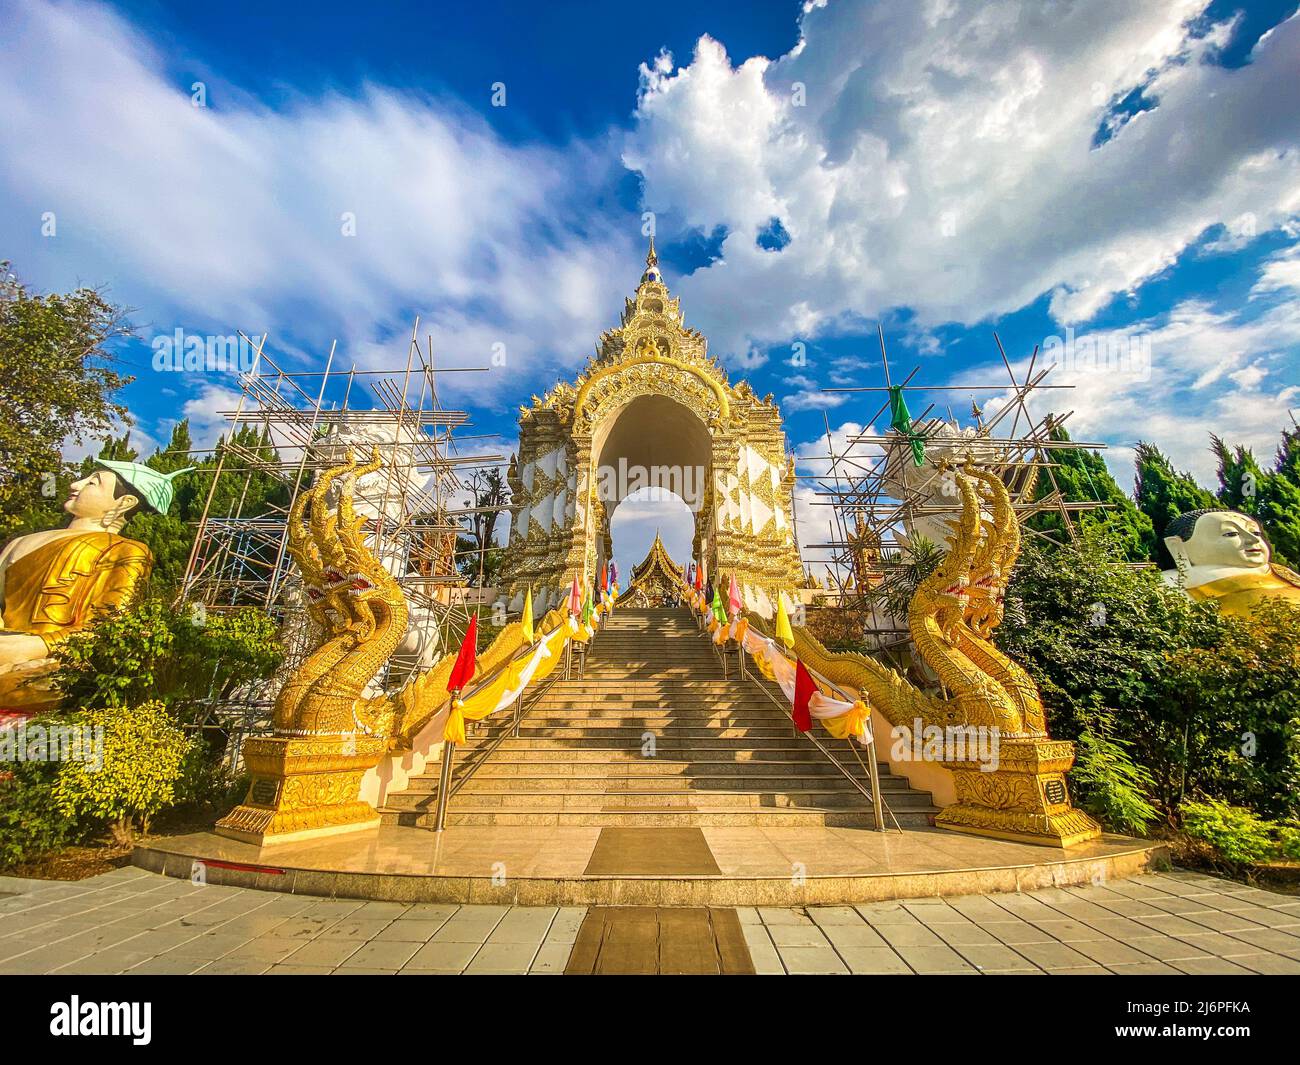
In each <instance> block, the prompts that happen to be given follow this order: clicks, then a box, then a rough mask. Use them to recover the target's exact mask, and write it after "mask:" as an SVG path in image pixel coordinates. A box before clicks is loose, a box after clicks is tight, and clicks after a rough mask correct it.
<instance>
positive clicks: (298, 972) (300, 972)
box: [266, 964, 334, 976]
mask: <svg viewBox="0 0 1300 1065" xmlns="http://www.w3.org/2000/svg"><path fill="white" fill-rule="evenodd" d="M333 971H334V970H333V969H331V968H329V966H326V965H287V964H280V965H272V966H271V967H270V968H269V969H267V970H266V975H267V976H328V975H329V974H330V973H332V972H333Z"/></svg>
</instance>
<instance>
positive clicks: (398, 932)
mask: <svg viewBox="0 0 1300 1065" xmlns="http://www.w3.org/2000/svg"><path fill="white" fill-rule="evenodd" d="M446 923H447V922H446V921H401V920H398V921H394V922H393V923H392V924H390V925H389V926H388V927H387V928H385V929H384V930H383V931H381V932H380V933H379V934H378V935H377V936H375V939H376V940H384V941H388V942H399V943H427V942H429V940H431V939H432V938H433V935H434V933H435V932H437V931H438V929H439V928H441V927H442V926H443V925H444V924H446Z"/></svg>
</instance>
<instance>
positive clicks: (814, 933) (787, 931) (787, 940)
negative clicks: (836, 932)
mask: <svg viewBox="0 0 1300 1065" xmlns="http://www.w3.org/2000/svg"><path fill="white" fill-rule="evenodd" d="M767 931H768V933H769V934H770V935H771V937H772V942H773V943H775V944H776V947H777V949H778V950H779V951H781V953H782V956H784V954H785V951H786V950H787V949H789V948H794V947H819V948H826V947H828V946H829V945H830V944H829V943H828V942H827V939H826V934H825V933H824V932H823V931H822V930H821V929H820V928H818V927H817V926H816V925H814V924H807V925H800V924H770V925H768V926H767Z"/></svg>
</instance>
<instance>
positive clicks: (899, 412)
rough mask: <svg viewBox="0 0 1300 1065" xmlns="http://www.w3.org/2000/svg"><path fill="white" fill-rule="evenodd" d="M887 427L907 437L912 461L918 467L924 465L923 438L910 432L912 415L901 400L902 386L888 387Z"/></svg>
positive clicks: (905, 402) (903, 400)
mask: <svg viewBox="0 0 1300 1065" xmlns="http://www.w3.org/2000/svg"><path fill="white" fill-rule="evenodd" d="M889 427H890V428H891V429H895V430H897V431H898V432H900V433H902V434H903V435H904V436H905V437H907V439H908V441H909V442H910V443H911V445H912V461H914V462H915V463H916V464H917V465H918V466H921V465H923V464H924V463H925V437H923V436H921V435H920V434H918V433H914V432H912V414H911V412H910V411H909V410H908V409H907V400H905V399H904V398H903V386H902V385H890V386H889Z"/></svg>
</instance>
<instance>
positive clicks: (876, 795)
mask: <svg viewBox="0 0 1300 1065" xmlns="http://www.w3.org/2000/svg"><path fill="white" fill-rule="evenodd" d="M688 609H690V608H688ZM691 612H692V613H693V614H696V616H697V624H698V625H699V627H700V628H701V629H704V620H703V616H702V615H701V614H700V612H698V611H695V610H692V611H691ZM749 624H750V625H753V622H752V621H750V622H749ZM705 631H706V632H707V630H705ZM757 631H758V632H760V633H762V634H763V635H764V636H766V635H767V634H766V633H765V632H763V630H762V629H761V628H759V629H758V630H757ZM769 639H770V637H769ZM710 643H712V641H710ZM773 646H776V643H775V641H773ZM776 649H777V652H778V653H779V654H781V655H783V656H784V657H785V658H786V660H787V661H793V659H791V658H790V656H789V655H788V654H787V653H786V652H785V651H783V650H781V648H780V647H777V648H776ZM737 650H738V653H739V655H740V675H741V676H742V677H748V671H747V670H746V669H745V648H744V645H743V644H742V643H740V641H737ZM714 653H715V654H717V655H718V657H719V658H720V659H721V660H722V668H723V675H724V676H725V675H726V668H727V666H726V655H725V654H724V653H723V652H720V651H718V650H717V646H716V645H715V646H714ZM750 679H752V680H753V681H754V684H755V686H756V687H757V688H758V690H759V691H761V692H762V693H763V694H764V695H766V696H767V697H768V699H770V700H771V701H772V703H773V704H774V705H775V706H776V707H777V709H778V710H780V711H781V712H782V713H784V714H785V715H786V717H788V718H789V719H790V723H791V725H793V724H794V711H793V709H790V710H787V709H786V708H785V702H784V700H778V699H777V698H776V696H774V695H773V694H772V693H771V692H770V691H768V690H767V686H766V685H765V684H763V683H762V682H761V681H760V680H759V679H758V678H757V677H753V678H750ZM818 679H819V680H821V681H822V682H823V683H824V684H826V686H827V687H829V688H831V689H832V690H833V691H835V692H837V693H838V694H839V695H840V696H841V697H842V698H844V699H846V700H848V701H850V702H855V701H856V700H855V699H854V698H853V696H852V694H850V693H849V692H846V691H845V690H844V689H843V688H841V687H840V686H839V685H838V684H836V683H835V682H834V681H832V680H829V679H828V678H826V677H822V676H820V675H819V677H818ZM795 732H797V733H799V735H801V736H803V737H804V738H806V739H808V740H810V741H811V742H812V743H813V744H814V745H815V746H816V747H817V749H818V750H819V751H821V753H822V754H823V755H824V756H825V757H826V759H827V761H829V762H830V763H831V764H832V765H833V766H835V768H836V769H838V770H839V771H840V773H842V774H843V775H844V777H845V778H846V779H847V780H848V781H849V782H850V783H851V784H852V785H853V786H854V787H855V788H857V789H858V791H859V792H861V793H862V795H864V796H865V797H866V798H867V799H868V800H869V801H870V802H871V811H872V814H873V816H874V818H875V822H876V831H877V832H884V831H886V827H885V823H884V822H885V819H884V814H885V813H886V812H887V813H888V814H889V819H890V820H891V821H893V822H894V827H895V828H896V829H898V831H899V832H902V831H903V826H902V825H900V824H899V823H898V818H897V817H896V816H895V814H894V811H893V810H892V809H890V807H889V804H888V803H887V802H885V800H884V797H883V796H882V795H881V793H880V770H879V767H878V766H877V762H876V758H875V757H874V750H873V757H872V758H871V760H870V761H869V762H865V763H864V762H863V760H862V755H861V753H860V752H859V751H858V749H857V746H856V745H855V744H854V743H853V741H852V740H846V741H845V742H846V743H848V745H849V749H850V750H851V751H852V752H853V756H854V757H855V758H856V759H857V761H858V764H859V765H860V766H862V768H863V769H864V770H865V771H866V773H867V776H868V778H869V779H870V780H871V790H870V791H868V790H867V789H866V788H864V787H863V786H862V782H861V781H860V780H858V778H857V777H855V776H854V775H853V774H852V773H850V772H849V771H848V770H847V769H845V768H844V764H843V763H842V762H841V761H840V760H839V759H838V758H836V757H835V756H834V755H833V754H832V753H831V752H830V751H829V750H828V749H827V748H826V746H825V745H824V744H823V743H822V742H821V740H819V739H818V738H817V737H816V736H814V735H813V734H812V733H811V732H804V731H803V730H802V729H800V728H798V727H797V726H796V727H795ZM872 747H873V748H874V747H875V744H874V743H873V744H872Z"/></svg>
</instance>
